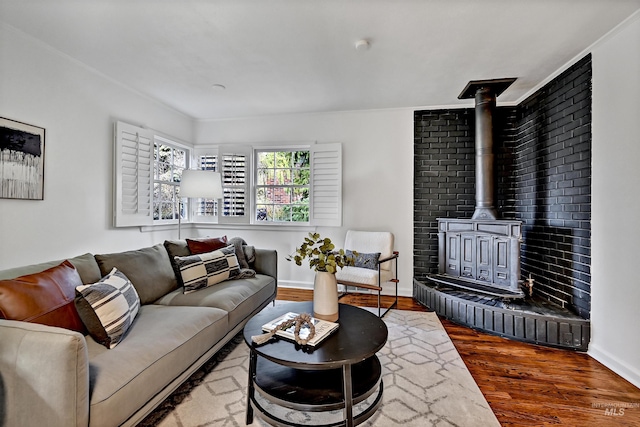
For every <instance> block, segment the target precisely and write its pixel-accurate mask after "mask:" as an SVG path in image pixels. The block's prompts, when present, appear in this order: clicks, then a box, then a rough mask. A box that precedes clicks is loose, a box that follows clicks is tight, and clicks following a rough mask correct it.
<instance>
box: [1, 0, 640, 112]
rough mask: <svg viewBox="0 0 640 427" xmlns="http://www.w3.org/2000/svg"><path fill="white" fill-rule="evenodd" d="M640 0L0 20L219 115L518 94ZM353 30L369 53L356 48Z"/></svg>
mask: <svg viewBox="0 0 640 427" xmlns="http://www.w3.org/2000/svg"><path fill="white" fill-rule="evenodd" d="M639 8H640V0H613V1H612V0H537V1H531V0H528V1H525V0H224V1H215V0H211V1H205V0H155V1H151V0H56V1H50V0H0V22H4V23H5V24H8V25H9V26H11V27H13V28H15V29H17V30H19V31H22V32H24V33H26V34H28V35H31V36H33V37H35V38H36V39H39V40H41V41H42V42H43V43H45V44H47V45H49V46H51V47H53V48H54V49H56V50H58V51H60V52H62V53H63V54H65V55H68V56H70V57H72V58H74V59H75V60H77V61H79V62H81V63H83V64H85V65H86V66H88V67H89V68H92V69H94V70H96V71H97V72H99V73H100V74H102V75H104V76H107V77H108V78H110V79H112V80H115V81H117V82H119V83H120V84H123V85H125V86H127V87H129V88H131V89H133V90H135V91H136V92H139V93H141V94H144V95H145V96H147V97H150V98H153V99H156V100H157V101H159V102H161V103H163V104H166V105H167V106H169V107H171V108H173V109H175V110H177V111H180V112H182V113H184V114H186V115H188V116H190V117H192V118H194V119H221V118H233V117H248V116H262V115H272V114H285V113H300V112H326V111H348V110H362V109H387V108H404V107H416V108H426V107H429V106H440V107H442V106H455V105H458V104H465V105H469V104H470V103H472V101H470V100H458V99H457V96H458V94H460V92H461V91H462V89H463V88H464V86H465V85H466V84H467V82H468V81H469V80H480V79H491V78H503V77H517V78H518V79H517V81H516V82H515V83H514V84H513V85H512V86H511V87H510V88H509V89H507V91H506V92H504V94H503V95H501V96H500V98H499V99H498V100H499V102H501V103H514V102H517V101H521V100H522V99H523V97H525V96H527V95H528V94H530V93H531V91H532V90H533V89H534V88H536V87H537V86H539V84H540V83H542V82H544V81H545V79H547V78H548V77H549V76H550V75H552V74H553V73H554V72H556V71H557V70H558V69H560V68H562V67H563V66H565V65H566V64H567V63H568V62H569V61H571V60H574V59H576V55H578V54H580V53H582V52H584V50H585V49H586V48H588V47H589V46H590V45H591V44H593V43H594V42H595V41H597V40H598V39H599V38H601V37H602V36H603V35H605V34H606V33H607V32H609V31H610V30H611V29H613V28H614V27H615V26H617V25H618V24H620V23H621V22H622V21H623V20H625V19H626V18H627V17H629V16H630V15H631V14H632V13H634V11H636V10H638V9H639ZM361 39H366V40H368V41H369V42H370V46H369V49H364V50H357V49H356V48H355V43H356V42H357V41H358V40H361ZM0 67H1V64H0ZM0 70H1V68H0ZM216 84H219V85H223V86H225V87H226V89H224V90H220V89H215V88H214V87H213V85H216Z"/></svg>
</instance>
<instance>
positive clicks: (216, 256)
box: [175, 246, 240, 294]
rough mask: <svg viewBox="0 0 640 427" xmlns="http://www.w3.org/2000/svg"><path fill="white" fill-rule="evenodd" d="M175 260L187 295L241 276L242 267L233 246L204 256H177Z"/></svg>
mask: <svg viewBox="0 0 640 427" xmlns="http://www.w3.org/2000/svg"><path fill="white" fill-rule="evenodd" d="M175 260H176V265H177V266H178V267H179V268H180V276H181V277H182V281H183V283H184V293H185V294H188V293H190V292H193V291H197V290H198V289H202V288H206V287H207V286H211V285H215V284H216V283H220V282H223V281H225V280H228V279H233V278H234V277H236V276H237V275H238V274H240V266H239V265H238V258H237V257H236V253H235V248H234V247H233V246H227V247H224V248H221V249H218V250H216V251H213V252H207V253H204V254H198V255H191V256H185V257H178V256H177V257H175Z"/></svg>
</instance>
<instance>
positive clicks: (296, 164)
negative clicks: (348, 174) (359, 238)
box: [194, 143, 342, 226]
mask: <svg viewBox="0 0 640 427" xmlns="http://www.w3.org/2000/svg"><path fill="white" fill-rule="evenodd" d="M194 151H195V153H196V158H197V159H198V162H199V164H200V167H201V168H205V167H207V166H206V165H213V164H216V168H217V170H218V171H219V172H220V173H221V174H222V188H223V193H224V197H223V199H222V205H221V206H220V207H219V208H218V209H219V212H218V213H217V217H214V215H215V214H212V213H211V211H210V210H209V211H206V210H200V211H199V212H200V213H199V216H197V217H196V218H195V220H196V221H199V222H200V221H202V222H217V223H219V224H264V225H283V224H288V225H311V226H319V225H323V226H340V225H341V224H342V146H341V144H340V143H326V144H308V145H296V146H293V145H290V146H286V145H283V146H277V147H255V148H252V147H246V146H238V145H220V146H210V147H204V146H199V147H196V148H195V149H194ZM203 159H204V160H203Z"/></svg>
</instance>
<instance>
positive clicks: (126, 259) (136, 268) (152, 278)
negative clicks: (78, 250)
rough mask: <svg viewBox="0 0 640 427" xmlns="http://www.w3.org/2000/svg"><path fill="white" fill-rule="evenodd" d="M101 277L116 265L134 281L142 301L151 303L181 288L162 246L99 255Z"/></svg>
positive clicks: (142, 302)
mask: <svg viewBox="0 0 640 427" xmlns="http://www.w3.org/2000/svg"><path fill="white" fill-rule="evenodd" d="M95 257H96V261H98V266H100V271H101V273H102V276H106V275H107V274H109V272H110V271H111V270H113V268H114V267H115V268H117V269H118V270H120V271H121V272H122V273H124V275H125V276H127V277H128V278H129V280H131V283H132V284H133V286H134V287H135V288H136V292H138V295H139V296H140V303H141V304H143V305H144V304H150V303H152V302H154V301H155V300H157V299H158V298H160V297H162V296H163V295H165V294H167V293H169V292H171V291H173V290H174V289H176V288H177V287H178V282H177V281H176V276H175V274H174V272H173V269H172V268H171V263H170V262H169V256H168V254H167V250H166V249H165V248H164V246H163V245H161V244H158V245H155V246H151V247H147V248H142V249H138V250H135V251H127V252H119V253H112V254H99V255H96V256H95Z"/></svg>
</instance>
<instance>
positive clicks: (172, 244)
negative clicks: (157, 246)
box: [164, 240, 191, 287]
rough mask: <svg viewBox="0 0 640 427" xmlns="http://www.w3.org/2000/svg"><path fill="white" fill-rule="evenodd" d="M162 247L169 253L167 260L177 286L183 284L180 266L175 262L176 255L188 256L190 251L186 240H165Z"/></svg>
mask: <svg viewBox="0 0 640 427" xmlns="http://www.w3.org/2000/svg"><path fill="white" fill-rule="evenodd" d="M164 248H165V249H166V251H167V254H168V255H169V262H170V263H171V268H172V269H173V273H174V274H175V275H176V281H177V282H178V287H182V286H184V283H183V282H182V276H180V267H178V265H177V264H176V257H177V256H189V255H191V252H190V251H189V246H188V245H187V241H186V240H165V241H164Z"/></svg>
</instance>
